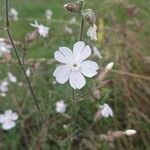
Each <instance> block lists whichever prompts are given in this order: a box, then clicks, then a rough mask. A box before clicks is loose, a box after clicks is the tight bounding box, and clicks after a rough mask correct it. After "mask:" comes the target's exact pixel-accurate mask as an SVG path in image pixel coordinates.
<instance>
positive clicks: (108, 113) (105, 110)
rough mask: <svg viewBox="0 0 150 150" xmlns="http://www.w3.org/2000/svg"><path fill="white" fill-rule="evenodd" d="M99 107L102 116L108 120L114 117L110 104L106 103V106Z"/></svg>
mask: <svg viewBox="0 0 150 150" xmlns="http://www.w3.org/2000/svg"><path fill="white" fill-rule="evenodd" d="M99 107H100V112H101V115H102V116H103V117H105V118H108V117H109V116H110V117H113V111H112V109H111V107H110V106H109V105H108V104H106V103H105V104H104V105H100V106H99Z"/></svg>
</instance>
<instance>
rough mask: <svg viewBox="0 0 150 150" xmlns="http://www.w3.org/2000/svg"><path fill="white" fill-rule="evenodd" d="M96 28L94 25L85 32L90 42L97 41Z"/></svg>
mask: <svg viewBox="0 0 150 150" xmlns="http://www.w3.org/2000/svg"><path fill="white" fill-rule="evenodd" d="M96 31H97V26H96V24H94V25H93V26H90V28H89V29H88V31H87V36H89V37H90V38H91V40H94V41H97V33H96Z"/></svg>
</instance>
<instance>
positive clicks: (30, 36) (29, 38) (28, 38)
mask: <svg viewBox="0 0 150 150" xmlns="http://www.w3.org/2000/svg"><path fill="white" fill-rule="evenodd" d="M38 36H39V32H38V30H35V31H33V32H31V33H28V34H27V36H26V37H25V40H26V42H32V41H34V40H35V39H36V38H37V37H38Z"/></svg>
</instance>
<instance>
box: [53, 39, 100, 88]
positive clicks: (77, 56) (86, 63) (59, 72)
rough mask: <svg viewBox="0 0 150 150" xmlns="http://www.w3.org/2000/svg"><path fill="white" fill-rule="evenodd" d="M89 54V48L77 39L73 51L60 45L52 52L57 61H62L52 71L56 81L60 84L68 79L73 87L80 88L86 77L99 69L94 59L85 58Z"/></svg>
mask: <svg viewBox="0 0 150 150" xmlns="http://www.w3.org/2000/svg"><path fill="white" fill-rule="evenodd" d="M90 55H91V48H90V46H89V45H85V43H84V42H82V41H79V42H77V43H75V44H74V47H73V51H71V50H70V49H69V48H67V47H60V48H59V50H58V51H56V52H55V53H54V57H55V59H56V60H57V61H59V62H60V63H62V65H60V66H59V67H57V68H56V69H55V71H54V73H53V75H54V77H55V78H56V81H57V82H58V83H60V84H64V83H66V82H67V81H68V80H69V82H70V85H71V86H72V87H73V88H74V89H81V88H82V87H83V86H85V84H86V80H85V78H84V76H86V77H89V78H91V77H93V76H95V75H96V74H97V70H98V69H99V67H98V65H97V63H96V62H94V61H90V60H85V59H86V58H88V57H89V56H90Z"/></svg>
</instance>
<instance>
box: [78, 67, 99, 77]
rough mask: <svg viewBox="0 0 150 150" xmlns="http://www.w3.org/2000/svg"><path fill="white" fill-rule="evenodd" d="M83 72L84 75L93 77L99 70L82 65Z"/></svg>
mask: <svg viewBox="0 0 150 150" xmlns="http://www.w3.org/2000/svg"><path fill="white" fill-rule="evenodd" d="M81 73H82V74H83V75H84V76H86V77H89V78H91V77H93V76H95V75H96V74H97V71H95V70H92V69H90V68H86V67H82V68H81Z"/></svg>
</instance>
